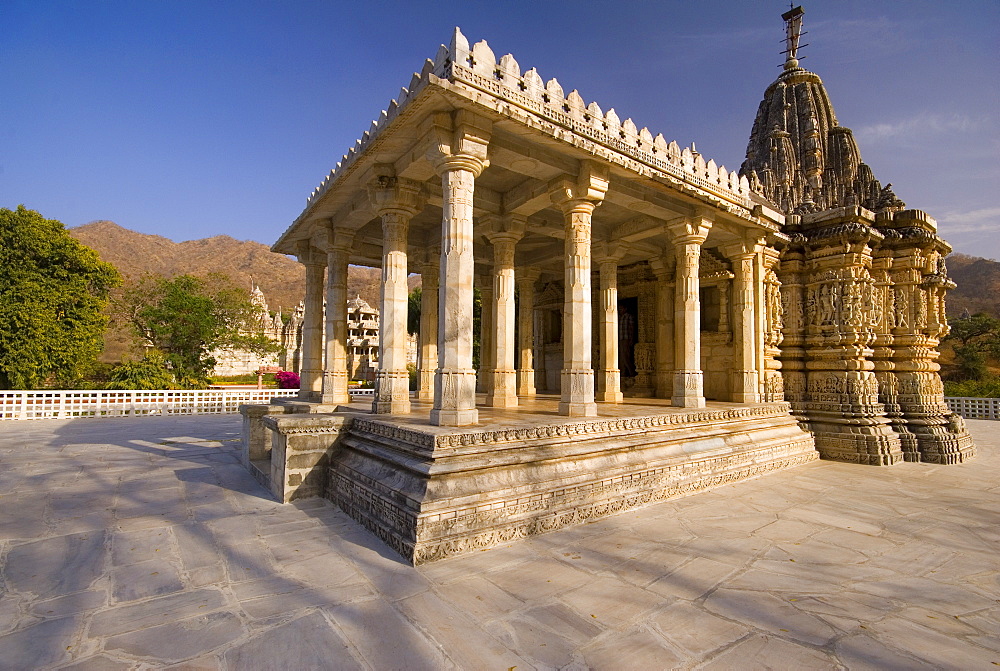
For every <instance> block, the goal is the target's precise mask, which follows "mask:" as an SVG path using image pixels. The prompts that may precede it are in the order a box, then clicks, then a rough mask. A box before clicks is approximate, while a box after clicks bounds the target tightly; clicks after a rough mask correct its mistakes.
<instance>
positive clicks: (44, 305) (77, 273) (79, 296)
mask: <svg viewBox="0 0 1000 671" xmlns="http://www.w3.org/2000/svg"><path fill="white" fill-rule="evenodd" d="M120 283H121V277H120V276H119V274H118V271H117V270H115V268H114V266H112V265H111V264H109V263H104V262H103V261H101V260H100V257H98V255H97V252H95V251H94V250H92V249H90V248H88V247H85V246H83V245H82V244H80V243H79V242H78V241H76V240H75V239H74V238H73V237H71V236H70V235H69V233H67V232H66V229H65V227H64V226H63V224H62V223H61V222H59V221H56V220H55V219H46V218H44V217H43V216H42V215H40V214H39V213H38V212H35V211H34V210H29V209H27V208H26V207H24V206H23V205H20V206H18V208H17V210H8V209H6V208H0V388H3V389H34V388H37V387H39V386H41V385H44V384H45V383H46V382H52V383H55V384H57V385H59V386H70V387H72V386H75V385H76V384H77V383H78V382H79V380H80V379H81V378H82V377H83V375H84V373H85V372H86V371H87V370H88V369H89V368H90V367H91V366H92V365H93V364H94V362H95V361H96V360H97V355H98V354H99V353H100V351H101V347H102V340H101V336H102V334H103V333H104V329H105V328H106V326H107V321H108V320H107V317H106V316H105V315H104V314H103V312H102V310H103V309H104V307H105V306H106V305H107V302H108V293H109V291H110V289H111V288H112V287H114V286H117V285H118V284H120Z"/></svg>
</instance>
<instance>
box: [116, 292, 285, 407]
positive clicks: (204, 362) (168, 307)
mask: <svg viewBox="0 0 1000 671" xmlns="http://www.w3.org/2000/svg"><path fill="white" fill-rule="evenodd" d="M260 317H261V315H259V314H258V312H257V308H256V307H255V306H254V305H253V303H251V301H250V294H249V292H247V291H246V290H245V289H242V288H240V287H237V286H236V285H235V284H233V282H232V280H231V279H229V278H228V277H226V276H224V275H220V274H212V275H208V276H206V277H195V276H193V275H179V276H177V277H173V278H169V279H168V278H165V277H159V276H156V275H147V276H145V277H143V278H142V279H141V280H140V281H139V282H138V283H137V284H135V285H134V286H133V287H130V288H129V289H127V290H126V291H125V292H124V295H123V298H122V305H121V306H120V310H119V318H120V319H123V320H124V321H126V322H127V323H128V324H130V325H131V327H132V328H133V330H134V331H135V333H136V335H137V336H138V337H139V338H140V340H141V342H142V344H144V345H145V346H149V347H152V348H154V349H156V350H157V351H159V352H161V353H162V354H163V356H164V361H165V362H166V366H167V367H168V368H169V369H170V371H171V372H172V374H173V376H174V378H175V382H174V384H175V386H178V387H181V388H194V387H203V386H204V385H205V384H207V383H208V374H209V373H210V372H211V370H212V368H214V367H215V358H214V357H213V356H212V352H214V351H218V350H246V351H250V352H254V353H256V354H260V355H265V354H270V353H273V352H276V351H277V350H278V346H277V345H276V344H275V343H273V342H272V341H271V340H269V339H268V338H267V337H266V336H264V334H263V332H262V330H261V327H262V326H263V324H262V323H260Z"/></svg>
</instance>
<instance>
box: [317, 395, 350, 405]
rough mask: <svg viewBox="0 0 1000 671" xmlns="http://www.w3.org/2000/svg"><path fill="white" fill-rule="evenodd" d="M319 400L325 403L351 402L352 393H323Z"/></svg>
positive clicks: (339, 403)
mask: <svg viewBox="0 0 1000 671" xmlns="http://www.w3.org/2000/svg"><path fill="white" fill-rule="evenodd" d="M319 402H320V403H322V404H323V405H341V404H343V403H350V402H351V395H350V394H323V395H322V396H321V397H320V399H319Z"/></svg>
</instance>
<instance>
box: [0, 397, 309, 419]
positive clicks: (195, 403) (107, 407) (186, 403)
mask: <svg viewBox="0 0 1000 671" xmlns="http://www.w3.org/2000/svg"><path fill="white" fill-rule="evenodd" d="M298 393H299V390H298V389H176V390H175V389H153V390H138V389H129V390H117V389H114V390H113V389H95V390H75V389H74V390H68V389H60V390H45V391H0V420H3V419H66V418H73V417H124V416H141V415H203V414H224V413H234V412H238V411H239V407H240V405H242V404H244V403H267V402H268V401H270V400H271V399H273V398H288V397H293V396H295V395H297V394H298Z"/></svg>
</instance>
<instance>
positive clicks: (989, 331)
mask: <svg viewBox="0 0 1000 671" xmlns="http://www.w3.org/2000/svg"><path fill="white" fill-rule="evenodd" d="M949 325H950V327H951V331H950V332H949V333H948V336H947V338H946V339H947V340H957V341H958V342H957V343H953V344H952V347H953V349H954V351H955V359H956V361H957V363H958V367H959V375H960V376H961V378H962V379H963V380H981V379H983V378H984V377H986V375H987V374H988V373H989V368H988V366H987V356H989V355H992V356H997V355H998V354H1000V319H997V318H996V317H993V316H990V315H988V314H986V313H985V312H978V313H976V314H974V315H972V316H971V317H960V318H958V319H953V320H952V321H951V322H950V324H949Z"/></svg>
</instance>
